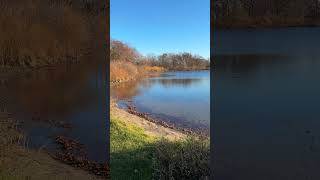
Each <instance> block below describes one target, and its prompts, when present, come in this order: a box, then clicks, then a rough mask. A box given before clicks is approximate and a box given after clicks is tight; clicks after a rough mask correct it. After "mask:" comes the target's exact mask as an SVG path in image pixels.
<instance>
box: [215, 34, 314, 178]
mask: <svg viewBox="0 0 320 180" xmlns="http://www.w3.org/2000/svg"><path fill="white" fill-rule="evenodd" d="M214 39H215V40H214V43H215V44H216V45H215V47H214V48H213V51H212V53H213V55H214V56H215V58H214V61H215V62H216V66H215V68H214V72H213V73H212V75H213V81H212V82H213V92H212V93H213V104H212V106H213V110H214V111H213V121H212V122H211V127H212V132H213V134H212V135H211V136H212V139H213V143H214V150H213V151H214V176H215V179H216V180H220V179H222V180H257V179H259V180H261V179H265V180H307V179H308V180H318V179H320V171H319V167H320V106H319V103H320V83H319V82H320V81H319V78H320V46H319V42H320V29H319V28H293V29H269V30H250V31H248V30H234V31H216V32H215V35H214Z"/></svg>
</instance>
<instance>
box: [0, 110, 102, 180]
mask: <svg viewBox="0 0 320 180" xmlns="http://www.w3.org/2000/svg"><path fill="white" fill-rule="evenodd" d="M24 142H25V138H24V136H23V135H22V134H21V133H20V132H18V130H17V126H16V123H15V121H14V120H13V119H10V118H9V117H8V116H7V115H3V114H0V180H2V179H3V180H25V179H32V180H42V179H48V180H57V179H59V180H60V179H66V180H67V179H68V180H98V179H99V178H97V177H95V176H92V175H89V174H88V173H86V172H84V171H82V170H78V169H75V168H72V167H70V166H68V165H65V164H63V163H60V162H58V161H56V160H54V159H52V158H51V157H50V156H49V155H48V154H47V153H45V152H42V151H34V150H29V149H26V148H25V147H24V146H23V145H24Z"/></svg>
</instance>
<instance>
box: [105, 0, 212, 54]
mask: <svg viewBox="0 0 320 180" xmlns="http://www.w3.org/2000/svg"><path fill="white" fill-rule="evenodd" d="M110 15H111V16H110V18H111V20H110V21H111V23H110V31H111V32H110V34H111V38H113V39H117V40H121V41H124V42H126V43H128V44H129V45H130V46H133V47H135V48H136V49H137V50H138V51H139V52H140V53H142V54H144V55H147V54H155V55H159V54H161V53H165V52H167V53H168V52H173V53H177V52H191V53H193V54H198V55H201V56H203V57H204V58H209V57H210V0H110Z"/></svg>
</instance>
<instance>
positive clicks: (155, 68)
mask: <svg viewBox="0 0 320 180" xmlns="http://www.w3.org/2000/svg"><path fill="white" fill-rule="evenodd" d="M143 69H144V71H146V72H164V71H165V68H164V67H160V66H144V67H143Z"/></svg>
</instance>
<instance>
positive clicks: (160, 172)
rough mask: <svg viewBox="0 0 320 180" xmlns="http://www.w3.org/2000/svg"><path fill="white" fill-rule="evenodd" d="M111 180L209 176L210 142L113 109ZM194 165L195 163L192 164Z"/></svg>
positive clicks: (111, 114) (114, 105)
mask: <svg viewBox="0 0 320 180" xmlns="http://www.w3.org/2000/svg"><path fill="white" fill-rule="evenodd" d="M110 129H111V130H110V142H111V153H110V173H111V174H110V177H111V179H128V178H131V179H152V177H153V178H156V179H159V178H160V179H170V178H175V179H183V178H190V177H194V178H196V179H204V178H205V177H208V176H209V153H210V150H209V139H199V138H196V137H195V136H188V135H187V134H185V133H183V132H179V131H177V130H174V129H171V128H167V127H164V126H161V125H159V124H156V123H153V122H150V121H147V120H146V119H144V118H142V117H139V116H136V115H134V114H130V113H129V112H126V111H125V110H123V109H119V108H118V107H117V106H116V104H115V102H114V100H112V102H111V106H110ZM191 162H192V163H191Z"/></svg>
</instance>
